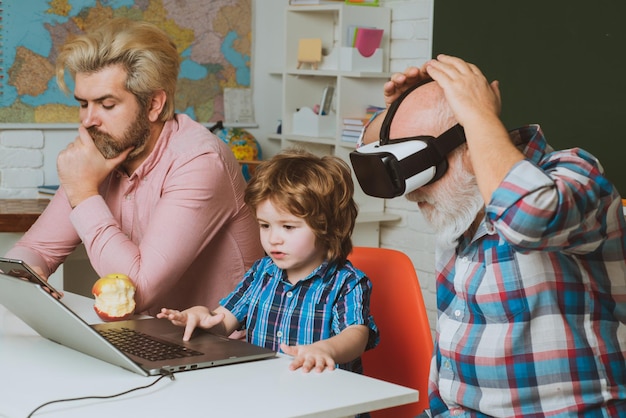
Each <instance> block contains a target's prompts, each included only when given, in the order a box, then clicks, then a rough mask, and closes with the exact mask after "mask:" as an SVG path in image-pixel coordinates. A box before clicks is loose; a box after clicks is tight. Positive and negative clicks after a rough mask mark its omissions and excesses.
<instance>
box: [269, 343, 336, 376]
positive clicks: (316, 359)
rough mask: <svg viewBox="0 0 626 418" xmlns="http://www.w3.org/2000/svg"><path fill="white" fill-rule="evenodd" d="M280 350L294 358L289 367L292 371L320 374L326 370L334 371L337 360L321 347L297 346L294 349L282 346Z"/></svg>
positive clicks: (312, 345) (311, 345) (310, 345)
mask: <svg viewBox="0 0 626 418" xmlns="http://www.w3.org/2000/svg"><path fill="white" fill-rule="evenodd" d="M280 349H281V350H282V351H283V352H284V353H285V354H288V355H290V356H292V357H293V361H292V362H291V364H290V365H289V369H290V370H297V369H299V368H302V371H303V372H305V373H308V372H310V371H311V370H315V371H316V372H318V373H321V372H323V371H324V370H326V369H328V370H334V369H335V360H334V359H333V357H332V356H331V355H330V353H328V352H327V351H326V350H323V349H322V348H321V347H320V346H319V345H316V344H309V345H296V346H294V347H292V346H288V345H287V344H281V345H280Z"/></svg>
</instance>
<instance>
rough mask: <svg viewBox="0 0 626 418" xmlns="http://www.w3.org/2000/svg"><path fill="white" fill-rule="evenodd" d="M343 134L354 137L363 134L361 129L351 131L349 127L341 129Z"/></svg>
mask: <svg viewBox="0 0 626 418" xmlns="http://www.w3.org/2000/svg"><path fill="white" fill-rule="evenodd" d="M341 136H353V137H357V138H358V137H359V136H361V131H351V130H349V129H344V130H342V131H341Z"/></svg>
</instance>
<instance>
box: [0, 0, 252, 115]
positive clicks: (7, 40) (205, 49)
mask: <svg viewBox="0 0 626 418" xmlns="http://www.w3.org/2000/svg"><path fill="white" fill-rule="evenodd" d="M0 5H1V7H0V13H1V15H0V44H1V46H0V123H18V124H19V123H78V104H77V102H76V101H75V100H74V98H73V96H72V95H71V94H70V95H66V94H65V93H64V92H62V91H61V90H60V89H59V87H58V86H57V83H56V75H55V59H56V56H57V54H58V52H59V50H60V48H61V46H62V45H63V44H64V43H65V41H66V40H67V39H68V38H69V37H71V36H74V35H76V34H80V33H83V32H84V30H85V28H90V27H93V26H97V25H99V24H102V22H105V21H107V20H109V19H112V18H114V17H128V18H131V19H137V20H145V21H149V22H152V23H155V24H156V25H157V26H159V27H160V28H162V29H164V30H165V31H166V32H167V33H168V35H169V36H170V37H171V38H172V40H173V41H174V42H175V43H176V45H177V47H178V50H179V52H180V55H181V62H182V64H181V68H180V74H179V79H178V88H177V94H176V98H175V100H176V108H177V111H178V112H181V113H186V114H188V115H189V116H191V117H192V118H193V119H195V120H197V121H199V122H216V121H218V120H223V119H224V103H223V91H224V88H239V87H244V88H247V87H249V86H250V50H251V41H252V39H251V0H210V1H209V0H184V1H181V0H97V1H96V0H28V1H20V0H4V1H2V0H0ZM68 86H69V87H70V90H72V88H73V83H72V81H71V80H68Z"/></svg>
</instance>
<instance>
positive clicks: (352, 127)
mask: <svg viewBox="0 0 626 418" xmlns="http://www.w3.org/2000/svg"><path fill="white" fill-rule="evenodd" d="M343 130H344V131H354V132H361V131H362V130H363V125H351V124H349V123H344V125H343Z"/></svg>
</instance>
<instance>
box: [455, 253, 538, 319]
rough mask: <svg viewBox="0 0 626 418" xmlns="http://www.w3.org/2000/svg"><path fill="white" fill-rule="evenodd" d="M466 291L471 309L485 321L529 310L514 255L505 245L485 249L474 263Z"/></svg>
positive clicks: (512, 316) (507, 317)
mask: <svg viewBox="0 0 626 418" xmlns="http://www.w3.org/2000/svg"><path fill="white" fill-rule="evenodd" d="M467 292H468V305H469V306H468V307H469V309H470V311H471V312H472V314H474V315H475V316H476V319H480V318H482V319H483V320H484V322H485V323H506V322H511V319H513V318H514V317H516V316H518V315H521V314H523V313H524V312H528V301H527V299H526V294H525V291H524V282H523V280H522V277H521V274H520V269H519V266H518V262H517V258H516V255H515V253H514V252H513V251H512V250H511V248H510V247H509V246H506V245H504V246H496V247H492V248H488V249H486V250H485V251H484V260H483V262H482V263H481V264H479V265H478V266H476V269H475V271H474V274H473V276H472V279H471V280H470V282H469V284H468V289H467ZM521 320H522V319H520V321H521Z"/></svg>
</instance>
